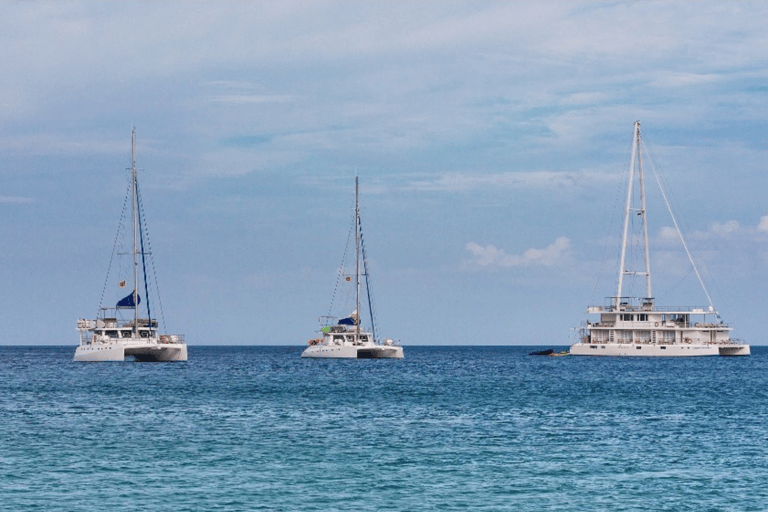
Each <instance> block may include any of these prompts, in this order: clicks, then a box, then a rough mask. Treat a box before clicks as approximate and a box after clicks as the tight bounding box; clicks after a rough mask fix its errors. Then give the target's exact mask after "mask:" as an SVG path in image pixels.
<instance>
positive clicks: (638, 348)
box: [635, 347, 643, 350]
mask: <svg viewBox="0 0 768 512" xmlns="http://www.w3.org/2000/svg"><path fill="white" fill-rule="evenodd" d="M635 348H636V349H637V350H640V349H642V348H643V347H635Z"/></svg>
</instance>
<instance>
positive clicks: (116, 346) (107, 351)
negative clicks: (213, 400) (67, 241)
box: [74, 129, 187, 361]
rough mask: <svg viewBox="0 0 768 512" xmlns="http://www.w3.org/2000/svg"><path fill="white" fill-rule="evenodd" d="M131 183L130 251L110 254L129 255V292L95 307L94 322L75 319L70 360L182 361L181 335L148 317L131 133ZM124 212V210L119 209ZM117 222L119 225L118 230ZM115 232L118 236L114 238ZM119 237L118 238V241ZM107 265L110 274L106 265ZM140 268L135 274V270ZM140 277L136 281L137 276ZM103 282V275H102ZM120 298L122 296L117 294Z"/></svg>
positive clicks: (184, 357)
mask: <svg viewBox="0 0 768 512" xmlns="http://www.w3.org/2000/svg"><path fill="white" fill-rule="evenodd" d="M130 170H131V183H130V186H129V187H128V192H127V196H126V204H127V202H128V200H129V199H130V201H131V213H132V224H133V230H132V233H131V235H132V238H133V240H132V250H131V252H130V253H119V251H118V249H117V248H115V249H114V251H115V252H114V253H113V255H112V256H113V259H114V257H115V256H116V255H118V254H122V255H128V256H132V261H131V262H130V264H131V267H132V270H131V271H130V272H131V273H132V274H133V276H132V277H133V291H132V292H130V293H129V294H128V295H126V296H125V297H122V298H121V299H120V300H118V301H117V303H116V304H115V306H114V307H101V306H100V307H99V311H98V314H97V318H96V319H95V320H90V319H85V318H81V319H79V320H78V321H77V329H78V331H80V345H79V346H78V347H77V349H76V350H75V357H74V360H75V361H124V360H125V358H126V356H133V358H135V359H136V360H138V361H186V360H187V345H186V344H185V343H184V335H183V334H160V333H159V331H158V323H157V320H156V319H154V318H152V315H151V308H150V300H149V286H148V279H149V275H148V274H147V265H146V264H147V257H150V258H151V252H150V251H149V240H148V238H147V232H146V228H145V227H144V219H143V215H142V208H141V206H142V205H141V197H140V196H139V189H138V182H137V180H136V130H135V129H134V130H133V131H132V132H131V169H130ZM123 211H124V212H125V209H124V210H123ZM122 224H123V223H122V219H121V226H122ZM120 231H123V230H122V229H121V230H119V232H118V235H119V234H120ZM118 238H119V236H118ZM111 261H112V260H110V269H111V266H112V263H111ZM140 267H141V271H140ZM140 275H141V277H143V283H142V280H140V279H139V276H140ZM107 280H108V281H109V272H108V273H107ZM128 283H129V279H121V280H120V281H119V284H118V287H119V288H120V289H121V290H122V293H125V291H124V290H123V289H124V288H125V287H126V285H127V284H128ZM142 284H143V288H144V296H145V299H146V300H144V309H145V311H146V316H143V317H142V315H141V314H140V309H141V305H142V300H141V295H140V293H139V292H140V286H141V285H142ZM121 295H122V294H121Z"/></svg>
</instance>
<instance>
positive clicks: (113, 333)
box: [104, 331, 118, 338]
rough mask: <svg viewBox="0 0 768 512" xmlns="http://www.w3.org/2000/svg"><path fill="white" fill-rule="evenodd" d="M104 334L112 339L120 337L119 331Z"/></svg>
mask: <svg viewBox="0 0 768 512" xmlns="http://www.w3.org/2000/svg"><path fill="white" fill-rule="evenodd" d="M104 334H106V335H107V336H109V337H110V338H117V337H118V335H117V331H106V332H105V333H104Z"/></svg>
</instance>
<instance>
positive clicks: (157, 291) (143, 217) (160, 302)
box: [139, 195, 167, 330]
mask: <svg viewBox="0 0 768 512" xmlns="http://www.w3.org/2000/svg"><path fill="white" fill-rule="evenodd" d="M139 207H140V211H141V220H142V225H143V229H144V232H145V233H146V237H145V238H146V239H147V249H148V251H147V254H148V255H149V263H150V265H151V266H152V278H153V279H154V281H155V294H156V296H157V304H158V306H159V307H160V320H161V321H162V327H163V330H166V328H167V326H166V323H165V311H163V300H162V296H161V295H160V285H159V283H158V280H157V269H156V268H155V257H154V255H153V254H152V238H151V237H150V236H149V226H147V225H146V222H147V220H146V214H145V212H144V201H143V200H142V198H141V195H139ZM142 252H143V249H142ZM147 304H149V303H147ZM150 320H151V317H150Z"/></svg>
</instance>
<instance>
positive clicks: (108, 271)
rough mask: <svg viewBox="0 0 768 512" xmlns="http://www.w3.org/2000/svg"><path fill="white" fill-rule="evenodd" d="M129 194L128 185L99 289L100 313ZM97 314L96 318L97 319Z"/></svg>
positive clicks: (129, 187)
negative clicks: (103, 277) (105, 274)
mask: <svg viewBox="0 0 768 512" xmlns="http://www.w3.org/2000/svg"><path fill="white" fill-rule="evenodd" d="M130 193H131V185H130V184H128V187H127V192H126V194H125V200H124V201H123V212H122V213H121V214H120V222H119V223H118V224H117V234H116V235H115V241H114V243H113V244H112V255H111V256H110V257H109V265H108V266H107V277H106V279H105V280H104V286H103V287H102V289H101V299H99V311H101V308H102V306H103V305H104V294H105V293H106V291H107V284H108V283H109V275H110V273H111V272H112V262H113V260H114V259H115V254H117V243H118V241H120V238H121V236H120V234H121V233H122V231H123V225H124V222H125V212H126V210H127V209H128V197H129V195H130ZM98 316H99V315H98V313H97V315H96V317H97V318H98Z"/></svg>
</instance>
